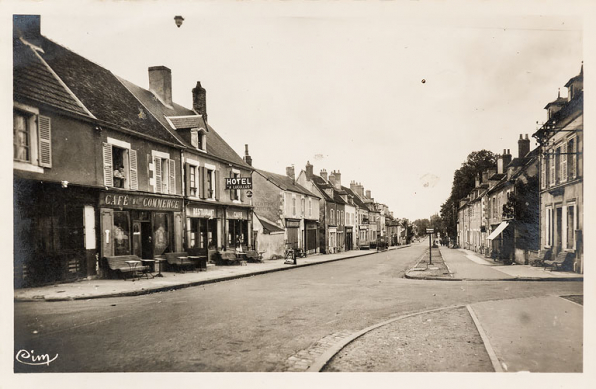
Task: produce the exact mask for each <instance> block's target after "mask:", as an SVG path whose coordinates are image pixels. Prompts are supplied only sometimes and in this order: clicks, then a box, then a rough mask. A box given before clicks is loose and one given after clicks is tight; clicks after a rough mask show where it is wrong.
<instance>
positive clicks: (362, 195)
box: [358, 182, 364, 198]
mask: <svg viewBox="0 0 596 389" xmlns="http://www.w3.org/2000/svg"><path fill="white" fill-rule="evenodd" d="M358 195H359V196H360V197H362V198H364V186H363V185H362V183H361V182H359V183H358Z"/></svg>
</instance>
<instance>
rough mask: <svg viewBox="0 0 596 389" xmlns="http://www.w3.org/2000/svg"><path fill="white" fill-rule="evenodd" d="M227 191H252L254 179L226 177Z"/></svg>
mask: <svg viewBox="0 0 596 389" xmlns="http://www.w3.org/2000/svg"><path fill="white" fill-rule="evenodd" d="M226 189H252V177H226Z"/></svg>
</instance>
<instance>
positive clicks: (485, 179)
mask: <svg viewBox="0 0 596 389" xmlns="http://www.w3.org/2000/svg"><path fill="white" fill-rule="evenodd" d="M488 172H489V170H488V169H487V170H485V171H483V172H482V183H483V184H486V183H487V182H488Z"/></svg>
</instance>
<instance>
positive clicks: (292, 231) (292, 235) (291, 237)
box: [287, 227, 298, 248]
mask: <svg viewBox="0 0 596 389" xmlns="http://www.w3.org/2000/svg"><path fill="white" fill-rule="evenodd" d="M287 231H288V245H289V246H291V247H293V248H297V247H298V228H292V227H290V228H287Z"/></svg>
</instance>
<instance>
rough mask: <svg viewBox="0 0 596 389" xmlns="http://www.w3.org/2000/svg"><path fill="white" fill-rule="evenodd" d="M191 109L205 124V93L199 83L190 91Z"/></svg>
mask: <svg viewBox="0 0 596 389" xmlns="http://www.w3.org/2000/svg"><path fill="white" fill-rule="evenodd" d="M192 109H194V110H195V111H196V112H197V113H198V114H199V115H201V116H203V118H204V119H205V122H207V91H206V90H205V88H203V87H202V86H201V81H197V86H196V87H195V88H193V90H192Z"/></svg>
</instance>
